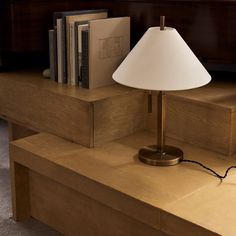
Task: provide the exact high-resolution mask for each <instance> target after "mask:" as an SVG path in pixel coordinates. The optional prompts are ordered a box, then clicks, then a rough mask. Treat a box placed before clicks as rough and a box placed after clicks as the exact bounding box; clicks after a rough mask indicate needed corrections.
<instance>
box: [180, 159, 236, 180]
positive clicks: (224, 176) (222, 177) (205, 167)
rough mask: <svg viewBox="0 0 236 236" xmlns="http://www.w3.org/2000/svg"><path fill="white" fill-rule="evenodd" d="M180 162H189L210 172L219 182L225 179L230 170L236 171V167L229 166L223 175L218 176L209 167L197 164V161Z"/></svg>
mask: <svg viewBox="0 0 236 236" xmlns="http://www.w3.org/2000/svg"><path fill="white" fill-rule="evenodd" d="M180 162H189V163H194V164H197V165H199V166H201V167H203V168H204V169H206V170H208V171H210V172H212V173H213V174H214V175H215V176H216V177H217V178H219V179H221V180H222V179H224V178H226V177H227V175H228V172H229V171H230V170H231V169H233V168H235V169H236V166H230V167H229V168H228V169H227V170H226V171H225V174H224V175H220V174H218V173H216V172H215V171H214V170H212V169H211V168H209V167H207V166H205V165H203V164H202V163H200V162H198V161H192V160H185V159H181V161H180Z"/></svg>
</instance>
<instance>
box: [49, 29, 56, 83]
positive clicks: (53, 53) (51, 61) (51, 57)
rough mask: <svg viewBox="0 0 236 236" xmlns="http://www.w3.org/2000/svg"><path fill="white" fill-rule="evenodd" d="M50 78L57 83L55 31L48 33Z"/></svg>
mask: <svg viewBox="0 0 236 236" xmlns="http://www.w3.org/2000/svg"><path fill="white" fill-rule="evenodd" d="M48 37H49V65H50V78H51V79H52V80H54V81H57V45H56V33H55V30H54V29H52V30H49V31H48Z"/></svg>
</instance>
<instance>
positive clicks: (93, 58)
mask: <svg viewBox="0 0 236 236" xmlns="http://www.w3.org/2000/svg"><path fill="white" fill-rule="evenodd" d="M88 29H89V30H88V33H86V31H84V32H85V33H84V32H83V39H82V56H83V57H84V58H83V59H82V61H83V62H84V63H83V65H82V86H83V87H87V88H90V89H91V88H97V87H102V86H106V85H110V84H113V83H115V82H114V80H113V79H112V74H113V72H114V71H115V70H116V68H117V67H118V66H119V64H120V63H121V62H122V61H123V60H124V58H125V57H126V56H127V54H128V53H129V51H130V17H117V18H107V19H99V20H91V21H89V27H88ZM86 40H88V42H87V43H86ZM83 51H84V52H83ZM86 53H88V55H86ZM87 60H88V62H87ZM86 70H88V71H86Z"/></svg>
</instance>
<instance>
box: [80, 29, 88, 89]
mask: <svg viewBox="0 0 236 236" xmlns="http://www.w3.org/2000/svg"><path fill="white" fill-rule="evenodd" d="M81 79H82V87H83V88H89V31H88V30H83V31H82V66H81Z"/></svg>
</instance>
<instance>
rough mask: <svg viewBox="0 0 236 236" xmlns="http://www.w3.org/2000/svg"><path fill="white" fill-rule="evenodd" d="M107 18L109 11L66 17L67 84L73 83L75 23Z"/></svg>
mask: <svg viewBox="0 0 236 236" xmlns="http://www.w3.org/2000/svg"><path fill="white" fill-rule="evenodd" d="M103 18H107V11H105V12H91V13H89V14H80V15H71V16H66V53H67V82H68V84H71V83H72V79H73V78H72V71H73V65H72V62H71V58H72V54H73V53H74V48H73V45H74V38H75V37H74V35H75V27H74V24H75V22H84V21H90V20H95V19H103Z"/></svg>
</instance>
